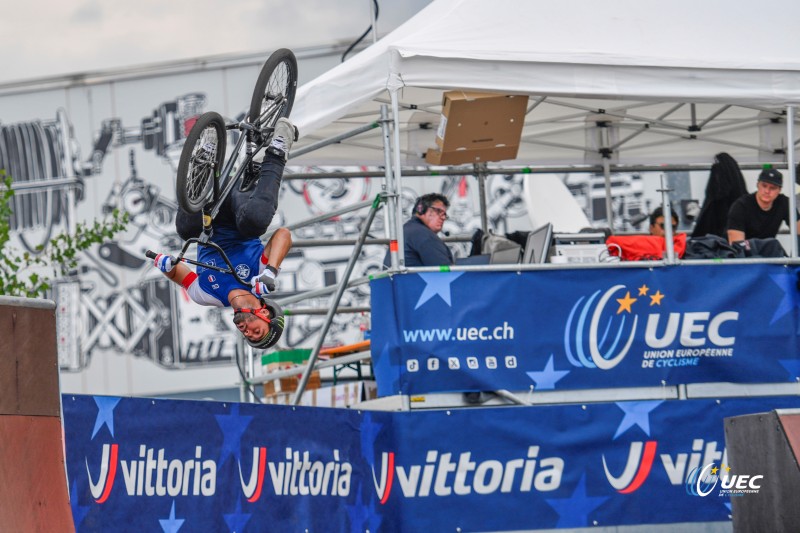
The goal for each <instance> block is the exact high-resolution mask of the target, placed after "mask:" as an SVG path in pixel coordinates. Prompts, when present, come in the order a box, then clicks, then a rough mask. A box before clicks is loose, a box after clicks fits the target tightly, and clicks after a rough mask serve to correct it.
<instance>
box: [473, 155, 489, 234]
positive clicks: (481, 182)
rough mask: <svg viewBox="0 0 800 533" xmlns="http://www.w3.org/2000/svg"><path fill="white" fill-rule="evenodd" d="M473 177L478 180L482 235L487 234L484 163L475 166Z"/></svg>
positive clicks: (485, 171) (485, 173)
mask: <svg viewBox="0 0 800 533" xmlns="http://www.w3.org/2000/svg"><path fill="white" fill-rule="evenodd" d="M474 168H475V177H477V178H478V194H479V198H480V204H481V205H480V209H481V230H482V231H483V234H484V235H488V234H489V220H488V216H487V213H486V175H487V174H488V172H487V170H486V163H480V164H478V163H476V164H475V166H474Z"/></svg>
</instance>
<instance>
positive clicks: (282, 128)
mask: <svg viewBox="0 0 800 533" xmlns="http://www.w3.org/2000/svg"><path fill="white" fill-rule="evenodd" d="M296 138H297V128H295V127H294V125H293V124H292V123H291V122H290V121H289V120H288V119H285V118H281V119H279V120H278V122H277V124H275V134H274V135H273V137H272V141H271V142H270V144H269V146H267V148H266V149H265V151H264V152H265V153H264V160H263V161H262V162H261V170H260V172H259V176H258V183H257V184H256V186H255V187H254V188H253V189H252V190H250V191H247V192H242V191H240V190H234V191H232V194H233V197H232V207H233V213H234V214H235V216H236V228H237V229H238V230H239V233H241V234H242V235H243V236H245V237H258V236H261V235H263V234H264V233H265V232H266V231H267V228H268V227H269V224H270V222H272V217H273V216H275V212H276V211H277V210H278V195H279V194H280V189H281V177H282V176H283V168H284V166H285V165H286V159H287V157H288V154H289V151H290V150H291V149H292V143H293V142H294V141H295V139H296Z"/></svg>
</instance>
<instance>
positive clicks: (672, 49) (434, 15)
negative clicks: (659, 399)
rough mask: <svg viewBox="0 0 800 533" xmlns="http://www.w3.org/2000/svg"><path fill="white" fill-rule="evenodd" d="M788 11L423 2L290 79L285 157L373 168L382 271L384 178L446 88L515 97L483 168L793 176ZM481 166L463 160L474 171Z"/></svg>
mask: <svg viewBox="0 0 800 533" xmlns="http://www.w3.org/2000/svg"><path fill="white" fill-rule="evenodd" d="M797 20H800V3H797V2H793V1H791V0H764V1H763V2H760V3H758V4H757V5H754V4H753V3H752V2H749V1H747V0H701V1H697V0H669V1H666V2H665V1H660V0H558V1H553V0H492V1H487V0H434V2H433V3H431V4H430V5H429V6H428V7H427V8H425V9H424V10H422V11H421V12H419V13H418V14H417V15H416V16H414V17H413V18H412V19H410V20H409V21H408V22H406V23H405V24H404V25H403V26H401V27H400V28H398V29H396V30H395V31H394V32H392V33H390V34H389V35H387V36H386V37H384V38H383V39H381V40H380V41H378V42H377V43H375V44H373V45H372V46H371V47H369V48H367V49H366V50H364V51H363V52H361V53H360V54H358V55H357V56H355V57H353V58H352V59H350V60H348V61H346V62H345V63H343V64H341V65H339V66H337V67H336V68H334V69H332V70H330V71H329V72H327V73H325V74H323V75H322V76H320V77H318V78H317V79H315V80H313V81H311V82H310V83H307V84H306V85H304V86H302V87H300V88H299V90H298V93H297V98H296V101H295V105H294V109H293V114H292V117H293V120H294V122H295V124H296V125H297V126H298V127H299V128H300V132H301V135H302V138H301V140H300V142H299V143H298V144H296V145H295V149H294V150H293V152H292V156H293V158H292V159H293V161H292V164H298V165H352V164H359V165H379V166H384V167H385V168H386V190H387V192H388V195H387V197H388V201H389V209H388V214H389V220H388V224H387V228H388V229H389V232H390V234H391V235H390V238H391V239H392V240H396V241H397V243H396V247H395V246H393V249H396V250H399V253H397V252H396V253H393V254H392V268H393V269H395V270H396V269H403V268H404V264H403V257H402V250H403V242H402V231H400V212H399V203H398V200H397V191H398V190H400V188H399V183H398V180H399V178H400V176H401V174H402V172H406V171H407V170H408V168H409V167H418V166H420V165H424V164H425V162H424V159H423V154H424V153H425V151H426V150H427V149H428V148H433V147H434V132H435V131H436V127H437V125H438V123H439V121H440V116H441V101H442V92H443V91H446V90H468V91H489V92H497V93H501V94H525V95H529V97H530V98H529V103H528V109H527V113H526V118H525V125H524V128H523V131H522V139H521V147H520V150H519V154H518V156H517V158H516V159H515V160H514V161H504V162H501V163H493V164H492V165H490V168H494V167H503V168H504V171H506V172H507V171H508V170H509V168H511V169H514V168H515V167H519V166H525V167H539V168H541V167H546V166H549V167H551V168H552V167H553V166H554V165H564V166H565V167H564V168H566V167H569V168H572V169H581V170H584V171H586V170H591V171H598V170H602V171H603V173H604V174H605V176H606V188H607V190H608V188H609V182H610V180H609V174H610V170H611V168H612V167H614V168H624V167H625V166H630V165H650V166H652V167H653V168H657V167H658V166H659V165H670V164H675V165H688V164H692V163H703V164H705V165H710V163H711V162H712V161H713V157H714V155H715V154H717V153H719V152H722V151H725V152H728V153H729V154H731V155H732V156H733V157H734V158H736V159H737V160H738V161H739V163H740V164H756V163H759V162H771V163H777V164H779V165H788V167H789V180H790V181H789V182H790V183H793V182H794V147H795V145H796V143H797V141H796V138H795V134H794V122H795V118H794V111H795V106H796V105H797V104H800V39H798V38H797V35H796V33H797V30H796V27H795V24H796V21H797ZM390 108H391V117H390V115H389V113H388V111H389V109H390ZM390 121H391V123H392V124H393V126H394V127H393V128H392V130H391V131H390V128H389V122H390ZM787 139H789V141H787ZM489 171H491V170H489ZM512 171H513V170H512ZM534 171H536V169H534ZM486 172H487V169H481V168H477V167H476V168H475V173H476V175H478V177H479V180H482V176H485V174H486ZM481 184H482V181H481ZM789 197H790V200H791V201H790V205H791V206H792V209H791V212H792V218H794V206H795V198H794V195H793V194H790V195H789ZM607 202H608V200H607ZM665 206H666V208H667V211H665V216H666V217H667V218H669V202H668V201H666V202H665ZM607 212H608V213H611V209H610V206H609V207H608V208H607ZM371 213H373V214H374V212H371ZM793 222H794V220H793ZM665 229H666V231H667V235H666V237H667V238H666V242H671V240H672V232H671V228H670V227H669V225H667V228H665ZM790 229H791V231H792V239H791V246H792V250H791V256H792V257H794V258H796V257H797V244H796V239H795V237H796V229H795V224H794V223H792V224H790ZM358 250H360V246H357V247H356V253H357V252H358ZM354 257H355V256H354ZM667 257H668V262H672V261H673V260H674V251H673V250H672V247H671V246H668V247H667ZM351 261H352V258H351ZM462 268H470V267H462ZM472 268H477V267H472ZM342 288H343V285H341V286H340V288H339V291H340V292H339V295H340V294H341V290H342ZM335 302H337V304H334V305H333V306H332V307H331V311H329V315H328V318H327V319H326V320H327V323H330V320H331V317H332V312H333V309H334V308H335V307H336V305H338V297H337V299H336V300H335ZM323 331H325V330H323ZM322 337H324V334H323V335H322ZM320 342H321V341H320ZM317 352H318V347H317V348H316V349H315V352H314V353H313V354H312V357H311V359H310V365H313V363H314V360H315V358H316V353H317ZM307 375H308V373H306V376H304V382H303V383H301V386H300V390H301V391H302V389H303V388H304V386H305V381H306V379H307ZM298 398H299V395H298V396H297V397H296V398H295V403H297V400H298Z"/></svg>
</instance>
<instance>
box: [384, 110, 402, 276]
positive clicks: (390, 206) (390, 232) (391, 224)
mask: <svg viewBox="0 0 800 533" xmlns="http://www.w3.org/2000/svg"><path fill="white" fill-rule="evenodd" d="M381 135H382V136H383V158H384V163H383V168H384V174H383V176H384V180H383V192H384V193H385V194H386V215H385V216H386V224H385V226H386V227H385V229H384V232H385V235H386V238H387V239H389V258H390V261H391V263H390V264H391V266H392V269H393V270H394V269H396V268H398V267H399V265H400V257H399V255H398V250H399V244H398V240H397V231H398V224H397V223H396V221H395V217H396V216H397V213H398V212H399V209H398V207H397V204H398V203H399V200H400V195H399V194H398V191H397V183H396V182H395V180H394V172H393V171H392V145H391V140H390V139H389V137H390V128H389V109H388V107H387V106H386V104H381Z"/></svg>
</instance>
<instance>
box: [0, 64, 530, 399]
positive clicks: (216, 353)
mask: <svg viewBox="0 0 800 533" xmlns="http://www.w3.org/2000/svg"><path fill="white" fill-rule="evenodd" d="M332 61H333V59H332ZM258 68H259V65H255V64H253V65H245V66H237V67H232V68H227V69H218V70H209V71H205V72H200V73H197V72H179V73H175V74H173V75H171V76H164V75H163V74H162V75H159V76H151V77H148V76H140V77H137V78H134V79H130V80H126V79H118V80H112V81H102V82H98V83H96V84H86V85H83V84H79V85H69V86H66V87H64V88H63V89H62V90H32V91H29V92H27V93H15V94H3V93H2V92H0V168H5V169H6V171H7V172H8V174H9V175H11V176H12V178H13V179H14V187H15V199H14V211H15V215H14V218H13V219H12V230H13V234H14V244H15V245H16V246H18V247H20V248H23V249H25V250H28V251H29V252H31V253H36V252H37V250H38V248H39V247H40V246H41V245H43V244H45V243H46V242H47V241H48V240H49V239H50V238H51V236H52V235H54V234H55V233H57V232H60V231H64V230H67V229H68V228H70V227H71V224H74V223H75V221H88V220H92V219H95V218H102V217H103V216H104V215H105V214H108V213H110V212H111V211H112V210H113V209H115V208H120V209H124V210H125V211H126V212H127V213H128V214H129V217H130V218H129V220H130V222H129V224H128V226H127V229H126V230H125V232H124V233H122V234H121V235H119V236H118V237H117V238H116V239H115V240H114V241H113V242H109V243H106V244H103V245H101V246H96V247H94V248H93V249H91V250H90V251H88V252H85V253H83V254H82V255H81V256H80V259H79V267H78V269H77V270H76V271H75V272H74V273H72V274H71V275H70V276H67V277H64V278H61V279H58V280H56V282H55V283H54V287H53V290H52V298H53V299H54V300H56V302H57V304H58V308H57V316H58V328H59V332H58V343H59V363H60V366H61V369H62V371H63V372H62V386H63V387H64V390H65V391H66V392H75V393H89V394H105V393H113V394H130V395H147V394H159V393H170V392H187V391H193V390H206V389H215V388H228V387H234V386H235V384H236V383H237V381H238V375H237V372H236V370H235V365H234V360H235V357H236V353H237V349H238V348H237V346H238V344H237V343H238V341H237V338H238V335H237V334H236V332H235V327H234V326H233V324H232V323H231V316H230V315H231V313H230V310H222V309H218V308H209V307H201V306H197V305H194V304H191V303H190V302H189V300H188V297H187V295H186V294H185V293H184V292H183V291H182V290H181V289H179V288H178V287H176V286H173V284H171V283H169V282H168V281H167V280H166V279H165V278H164V277H163V276H162V275H161V273H160V272H159V271H158V270H156V269H154V268H153V267H152V262H151V261H150V260H147V259H146V258H145V257H144V251H145V250H148V249H152V250H167V251H170V250H171V251H177V250H179V249H180V247H181V240H180V238H179V237H178V235H177V233H176V231H175V226H174V220H175V214H176V212H177V204H176V198H175V190H174V188H175V171H176V168H177V164H178V158H179V156H180V152H181V149H182V147H183V140H184V139H185V138H186V136H187V134H188V132H189V130H190V129H191V127H192V125H193V124H194V122H195V121H196V120H197V118H198V117H199V115H200V114H202V113H203V112H204V111H207V110H209V109H221V110H224V113H225V114H229V115H230V117H226V121H234V120H237V117H241V116H243V114H244V113H245V111H244V109H243V108H242V104H243V103H244V102H247V100H248V97H247V96H243V95H246V94H247V93H248V92H249V91H250V90H251V86H252V81H245V80H248V77H249V78H253V79H254V78H255V76H256V74H257V72H258ZM300 71H301V72H303V67H302V63H301V67H300ZM309 74H313V73H309ZM208 88H214V90H210V89H208ZM176 89H177V90H176ZM237 106H238V107H237ZM42 117H44V118H42ZM48 117H50V118H48ZM301 134H302V132H301ZM332 170H344V171H348V172H352V171H356V172H359V171H364V172H369V171H375V170H379V169H377V168H374V167H347V168H335V169H334V168H330V167H326V168H316V167H315V168H309V167H292V166H291V161H290V162H289V166H288V167H287V174H289V173H292V172H304V173H307V172H317V171H319V172H320V173H322V172H330V171H332ZM380 181H381V180H380V179H375V178H366V177H363V178H325V179H305V180H285V181H284V184H283V187H282V190H281V199H280V210H279V212H278V214H277V215H276V217H275V219H274V220H273V227H278V226H280V225H285V224H291V223H296V222H299V221H302V220H304V219H306V218H309V217H311V216H317V215H319V214H323V213H326V212H330V211H332V210H335V209H338V208H341V207H344V206H347V205H351V204H353V203H356V202H359V201H362V200H365V199H370V198H374V196H375V195H376V194H378V193H379V192H380V190H381V183H380ZM403 186H404V188H403V191H402V200H403V207H404V218H408V216H410V212H411V207H412V205H413V202H414V199H415V198H416V197H417V196H418V195H420V194H424V193H426V192H441V193H443V194H445V195H446V196H447V197H448V198H449V199H450V201H451V208H450V215H451V217H450V219H449V220H448V221H447V222H446V224H445V227H444V231H446V232H448V233H450V234H453V235H456V234H471V233H472V232H473V231H474V230H475V229H477V228H479V227H480V214H479V210H478V195H477V181H476V180H475V178H474V177H471V176H469V177H468V176H450V177H431V178H406V179H404V181H403ZM521 191H522V187H521V185H520V181H519V179H518V177H514V176H491V177H489V178H488V181H487V196H488V198H487V201H488V203H489V217H490V218H489V222H490V227H492V228H494V229H495V230H496V231H499V232H505V231H513V230H515V229H529V228H528V227H527V224H528V223H527V220H526V218H525V216H524V215H526V210H525V204H524V200H523V199H522V197H521V194H522V193H521ZM366 214H367V210H366V209H365V210H362V211H359V212H356V213H352V212H351V213H348V214H346V215H341V216H339V217H335V218H333V219H330V220H329V221H326V222H324V223H318V224H314V225H312V226H306V227H303V228H301V229H299V230H297V231H296V234H295V240H304V239H355V238H356V237H357V236H358V234H359V231H360V229H361V225H362V224H363V223H364V221H365V218H366ZM384 224H385V221H384V216H383V214H381V213H379V215H378V217H377V218H376V219H375V222H374V223H373V225H372V228H371V232H370V236H371V237H374V238H384V237H385V233H384V231H385V230H384ZM453 246H454V249H455V250H456V254H457V255H462V256H463V255H467V254H468V253H469V243H456V244H454V245H453ZM351 251H352V247H351V246H319V247H297V248H295V249H293V250H292V252H291V253H290V255H289V256H288V257H287V259H286V260H285V261H284V263H283V266H282V271H281V274H280V276H279V277H278V290H279V291H281V292H282V293H284V294H291V293H293V292H297V291H305V290H310V289H317V288H322V287H325V286H329V285H332V284H335V283H338V282H339V280H340V279H341V276H342V275H343V273H344V269H345V265H346V264H347V261H348V259H349V257H350V253H351ZM384 253H385V247H384V246H382V245H367V246H365V247H364V249H363V251H362V254H361V257H360V258H359V261H358V262H357V265H356V269H355V271H354V273H353V277H361V276H365V275H368V274H370V273H372V272H374V271H376V270H379V269H381V265H382V261H383V256H384ZM327 300H328V298H327V297H322V298H316V299H314V300H311V301H306V302H303V307H309V308H324V307H325V306H326V305H327ZM341 305H343V306H354V307H367V306H369V289H368V286H367V285H362V286H360V287H357V288H354V289H351V290H349V291H347V292H346V293H345V296H344V298H343V301H342V302H341ZM369 321H370V317H369V316H366V315H362V314H341V315H337V316H336V318H335V320H334V323H333V325H332V327H331V329H330V330H329V332H328V335H327V337H326V344H330V345H342V344H348V343H352V342H356V341H358V340H360V339H361V338H363V335H364V329H368V327H369ZM323 322H324V316H323V315H294V316H291V317H290V318H289V322H288V326H287V330H286V333H285V334H284V336H283V338H282V340H281V343H280V345H279V346H280V347H283V348H293V347H311V346H312V345H313V342H314V340H315V335H316V334H317V332H318V331H319V330H320V329H321V328H322V326H323Z"/></svg>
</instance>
